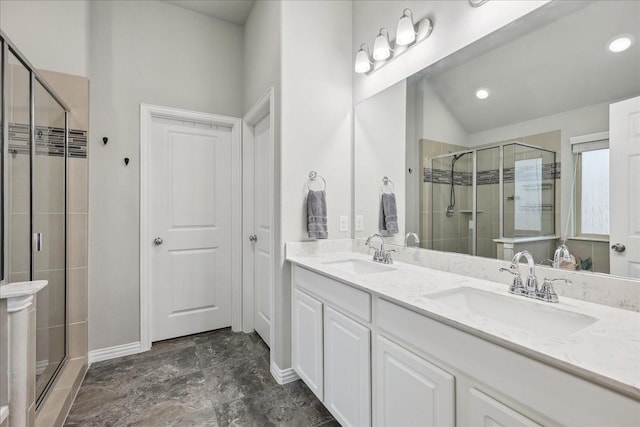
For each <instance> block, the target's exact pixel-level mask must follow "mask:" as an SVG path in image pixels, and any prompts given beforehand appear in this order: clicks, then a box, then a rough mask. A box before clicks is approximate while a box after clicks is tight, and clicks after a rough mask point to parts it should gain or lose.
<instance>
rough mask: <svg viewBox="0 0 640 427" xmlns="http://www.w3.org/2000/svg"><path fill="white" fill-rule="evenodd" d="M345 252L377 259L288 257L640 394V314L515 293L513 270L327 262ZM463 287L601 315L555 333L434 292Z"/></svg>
mask: <svg viewBox="0 0 640 427" xmlns="http://www.w3.org/2000/svg"><path fill="white" fill-rule="evenodd" d="M292 252H293V251H292ZM344 259H359V260H366V261H370V260H371V256H368V255H364V254H361V253H356V252H333V253H323V254H313V255H309V254H304V253H299V254H297V253H289V251H287V261H290V262H292V263H294V264H297V265H299V266H301V267H304V268H306V269H309V270H312V271H315V272H318V273H320V274H323V275H325V276H328V277H331V278H333V279H336V280H339V281H341V282H345V283H347V284H349V285H352V286H354V287H356V288H360V289H363V290H365V291H368V292H371V293H373V294H375V295H377V296H380V297H383V298H384V299H386V300H389V301H392V302H395V303H397V304H400V305H402V306H404V307H407V308H409V309H411V310H413V311H416V312H418V313H420V314H422V315H425V316H427V317H430V318H433V319H435V320H438V321H440V322H442V323H445V324H447V325H449V326H452V327H455V328H457V329H460V330H463V331H465V332H468V333H471V334H473V335H476V336H478V337H480V338H483V339H486V340H488V341H491V342H493V343H495V344H498V345H501V346H503V347H506V348H509V349H511V350H514V351H516V352H518V353H521V354H523V355H525V356H528V357H531V358H534V359H536V360H539V361H542V362H544V363H546V364H549V365H552V366H555V367H557V368H560V369H563V370H565V371H568V372H571V373H573V374H576V375H578V376H580V377H582V378H585V379H588V380H590V381H593V382H596V383H598V384H601V385H603V386H605V387H608V388H610V389H613V390H616V391H618V392H621V393H624V394H626V395H628V396H630V397H632V398H634V399H637V400H638V399H640V313H637V312H632V311H628V310H621V309H617V308H613V307H609V306H605V305H601V304H595V303H591V302H587V301H582V300H577V299H571V298H567V297H562V296H560V302H559V303H557V304H551V303H547V302H542V301H537V300H533V299H529V298H525V297H522V296H516V295H512V294H510V293H509V292H508V287H509V283H510V281H511V277H510V276H509V277H507V275H505V282H504V283H496V282H492V281H488V280H482V279H476V278H473V277H468V276H462V275H458V274H454V273H449V272H445V271H441V270H435V269H431V268H427V267H422V266H416V265H412V264H406V263H402V262H395V263H394V264H393V266H392V267H394V268H395V270H392V271H388V272H381V273H373V274H364V275H354V274H350V273H347V272H345V271H343V270H341V269H338V268H336V267H332V266H330V265H327V263H331V262H334V261H339V260H344ZM461 287H468V288H475V289H481V290H483V291H488V292H494V293H496V294H500V295H502V296H504V297H505V298H514V299H517V300H524V301H526V302H529V303H531V304H538V305H540V307H541V315H544V310H545V309H548V308H549V307H551V308H553V309H560V310H566V311H570V312H573V313H580V314H583V315H587V316H592V317H595V318H596V319H598V320H597V321H595V322H594V323H592V324H591V325H589V326H587V327H586V328H584V329H582V330H579V331H578V332H575V333H572V334H570V335H567V336H563V337H557V336H556V337H549V336H543V335H542V334H539V333H534V332H531V331H528V330H525V329H520V328H517V327H513V326H510V325H508V324H507V323H503V322H500V321H497V320H493V319H489V318H485V317H482V316H480V315H476V314H474V313H472V312H469V311H467V310H463V309H457V308H455V307H452V306H449V305H447V304H445V303H443V302H439V301H436V300H433V299H430V298H429V297H428V295H429V294H435V293H438V292H442V291H447V290H453V289H456V288H461ZM545 307H546V308H545Z"/></svg>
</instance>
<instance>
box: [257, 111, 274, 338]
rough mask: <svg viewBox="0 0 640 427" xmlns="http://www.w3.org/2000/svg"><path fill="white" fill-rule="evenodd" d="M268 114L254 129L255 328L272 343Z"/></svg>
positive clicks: (269, 135) (271, 198) (270, 175)
mask: <svg viewBox="0 0 640 427" xmlns="http://www.w3.org/2000/svg"><path fill="white" fill-rule="evenodd" d="M270 117H271V116H270V115H269V114H267V115H266V116H265V117H263V118H262V119H261V120H260V121H259V122H258V123H257V124H256V126H255V128H254V136H255V139H254V140H255V175H254V176H255V184H254V198H255V202H254V206H255V211H254V230H255V231H254V232H255V234H256V236H257V237H258V241H257V242H256V244H255V251H254V275H255V276H254V284H255V285H254V289H255V294H254V295H255V302H254V307H255V313H254V323H255V324H254V328H255V330H256V332H257V333H258V334H259V335H260V337H262V339H263V341H264V342H265V343H267V345H271V342H270V340H271V293H272V288H273V282H272V281H273V255H272V254H273V233H272V229H271V227H272V226H271V223H272V212H273V161H272V158H273V156H272V141H271V128H270V123H271V122H270V120H271V118H270Z"/></svg>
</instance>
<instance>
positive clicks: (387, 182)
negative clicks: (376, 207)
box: [380, 176, 396, 193]
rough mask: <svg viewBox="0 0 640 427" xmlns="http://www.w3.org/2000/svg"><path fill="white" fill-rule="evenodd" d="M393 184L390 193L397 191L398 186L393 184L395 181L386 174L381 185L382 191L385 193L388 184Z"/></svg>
mask: <svg viewBox="0 0 640 427" xmlns="http://www.w3.org/2000/svg"><path fill="white" fill-rule="evenodd" d="M389 185H390V186H391V191H389V193H395V192H396V188H395V185H393V181H391V180H390V179H389V178H387V177H386V176H385V177H383V178H382V185H381V186H380V189H381V191H382V192H383V193H384V192H385V191H384V190H385V188H386V187H387V186H389Z"/></svg>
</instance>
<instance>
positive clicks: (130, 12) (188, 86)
mask: <svg viewBox="0 0 640 427" xmlns="http://www.w3.org/2000/svg"><path fill="white" fill-rule="evenodd" d="M90 19H91V33H90V52H91V59H90V71H91V124H90V126H91V134H92V138H91V141H90V143H91V144H92V149H91V150H92V155H91V160H90V161H91V164H90V184H89V185H90V189H91V200H90V209H89V217H90V224H89V235H90V246H89V258H90V260H89V325H90V331H89V336H90V340H89V341H90V342H89V349H90V350H96V349H100V348H106V347H111V346H116V345H121V344H127V343H131V342H136V341H138V340H139V317H140V313H139V284H140V275H139V241H138V240H139V231H140V228H139V204H140V191H139V189H140V182H139V164H140V158H139V150H140V141H139V104H140V103H150V104H157V105H163V106H171V107H177V108H184V109H189V110H196V111H202V112H208V113H217V114H224V115H230V116H236V117H240V116H241V115H242V112H243V108H242V73H241V70H242V61H243V58H242V46H243V35H242V27H241V26H238V25H235V24H230V23H227V22H224V21H220V20H216V19H213V18H209V17H207V16H205V15H201V14H197V13H195V12H191V11H188V10H185V9H183V8H180V7H176V6H173V5H170V4H168V3H164V2H160V1H151V0H147V1H92V2H91V15H90ZM103 136H106V137H108V138H109V143H108V144H107V145H106V146H103V145H102V142H101V139H102V137H103ZM124 157H129V158H130V159H131V161H130V163H129V166H127V167H125V166H124V164H123V158H124Z"/></svg>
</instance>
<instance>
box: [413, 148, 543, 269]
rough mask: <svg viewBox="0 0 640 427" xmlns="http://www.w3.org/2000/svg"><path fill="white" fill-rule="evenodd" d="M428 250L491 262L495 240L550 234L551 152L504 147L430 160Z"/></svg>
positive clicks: (452, 154) (459, 153)
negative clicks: (469, 256) (460, 254)
mask: <svg viewBox="0 0 640 427" xmlns="http://www.w3.org/2000/svg"><path fill="white" fill-rule="evenodd" d="M429 173H430V176H429V179H425V180H424V183H423V185H429V186H430V189H429V190H430V191H427V192H430V194H431V209H430V212H428V215H426V216H423V217H422V218H423V219H422V221H424V220H426V221H429V222H430V224H428V227H429V229H430V231H431V233H430V239H429V240H428V241H427V242H426V244H427V247H428V248H430V249H435V250H440V251H448V252H458V253H465V254H469V255H479V256H483V257H490V258H496V257H497V256H498V241H500V240H504V239H517V238H525V237H526V238H531V237H537V236H551V235H553V234H554V233H555V178H556V159H555V152H553V151H549V150H546V149H543V148H539V147H535V146H531V145H526V144H522V143H517V142H513V143H505V144H500V145H494V146H486V147H480V148H476V149H472V150H467V151H460V152H456V153H449V154H444V155H440V156H435V157H433V159H432V160H431V165H430V170H429Z"/></svg>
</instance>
